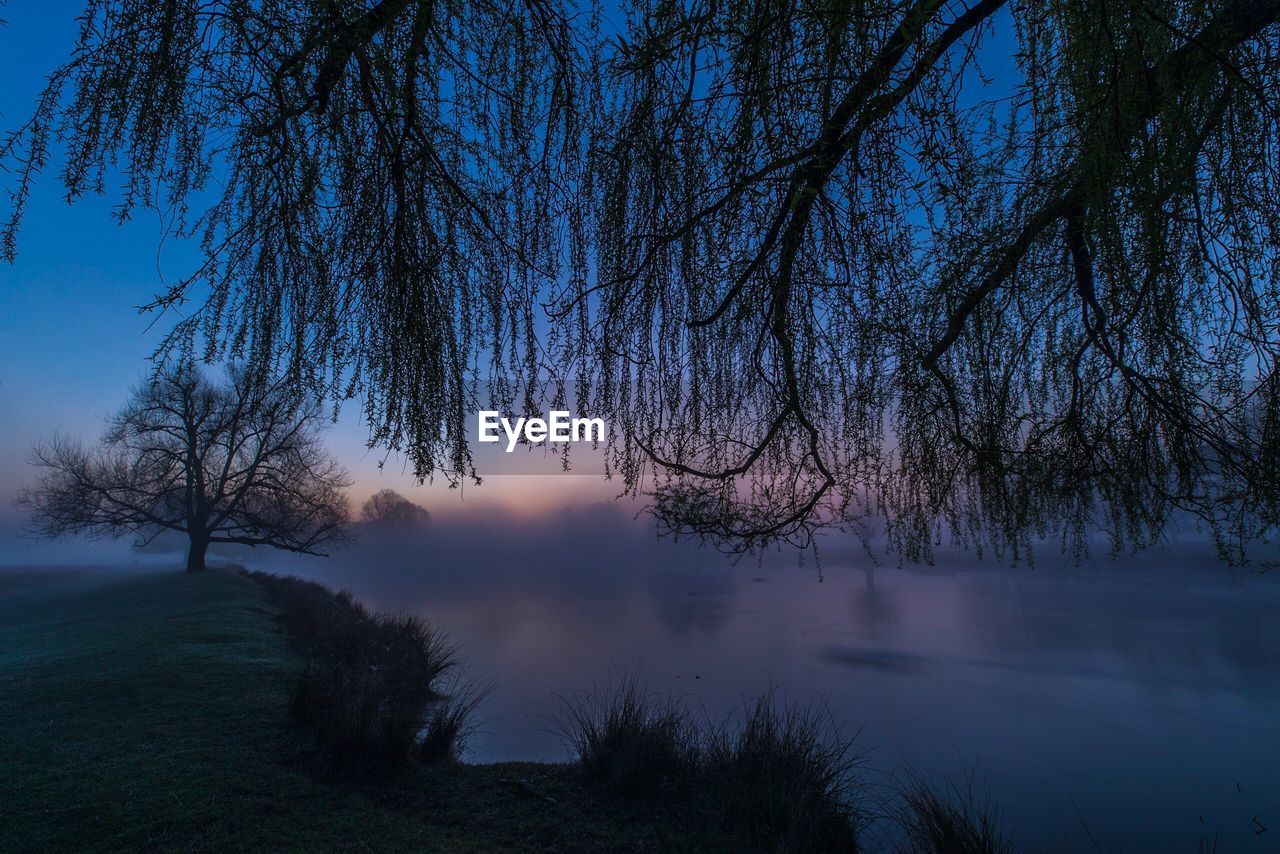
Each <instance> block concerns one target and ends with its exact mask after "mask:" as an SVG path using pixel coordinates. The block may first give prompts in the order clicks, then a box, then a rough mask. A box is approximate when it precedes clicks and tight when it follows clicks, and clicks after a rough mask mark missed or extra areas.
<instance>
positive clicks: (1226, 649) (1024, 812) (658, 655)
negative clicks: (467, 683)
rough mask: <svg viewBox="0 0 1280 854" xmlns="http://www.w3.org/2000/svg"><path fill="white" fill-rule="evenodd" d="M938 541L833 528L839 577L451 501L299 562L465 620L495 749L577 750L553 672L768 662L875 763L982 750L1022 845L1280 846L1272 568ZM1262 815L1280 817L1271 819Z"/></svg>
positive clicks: (495, 752)
mask: <svg viewBox="0 0 1280 854" xmlns="http://www.w3.org/2000/svg"><path fill="white" fill-rule="evenodd" d="M566 542H573V543H574V544H575V545H574V548H572V549H570V550H566V549H565V546H564V544H565V543H566ZM832 554H835V558H834V559H833V558H831V557H830V555H832ZM1057 563H1061V562H1060V561H1059V562H1057ZM940 567H941V568H940V569H935V570H931V571H927V572H925V571H910V570H904V569H897V568H889V567H884V566H882V567H879V568H876V567H873V566H872V565H871V564H869V563H868V561H867V560H866V559H865V557H864V556H863V555H862V554H861V552H860V551H859V550H856V549H848V550H847V551H845V552H841V553H837V552H836V550H834V549H829V550H828V558H827V560H826V561H825V562H824V565H823V572H822V574H821V578H822V580H821V581H820V580H819V573H818V572H817V571H816V570H815V569H814V568H813V567H811V566H810V567H799V566H797V565H796V562H795V560H794V559H793V558H792V557H791V556H788V555H770V556H768V557H767V558H766V559H765V560H763V561H761V562H759V563H756V562H742V563H739V564H738V565H733V564H731V563H730V562H729V561H727V560H726V559H724V558H722V557H721V556H718V555H716V554H714V553H708V552H706V551H703V550H700V549H697V548H693V547H690V546H686V545H681V544H673V543H669V542H656V541H655V540H654V539H653V538H652V536H651V534H650V533H649V532H648V531H647V530H646V529H645V528H644V526H643V525H641V524H639V523H637V522H635V521H634V520H633V519H632V518H631V517H630V516H629V515H628V514H626V513H624V512H621V511H620V510H617V509H615V508H611V507H604V508H596V509H592V510H587V511H579V512H576V513H571V514H566V515H565V516H563V517H562V518H559V519H557V520H556V521H554V522H552V523H547V522H543V523H536V524H535V523H532V522H521V521H519V520H515V519H503V518H491V519H489V520H487V521H481V522H471V523H468V524H466V525H461V524H453V525H451V524H448V523H437V524H435V525H433V526H432V528H431V529H430V530H429V531H427V532H425V533H424V534H423V535H421V536H420V537H418V538H416V539H415V540H413V541H410V542H404V541H387V540H383V541H366V542H364V543H363V544H362V545H361V546H360V548H359V549H358V550H356V551H352V552H350V553H347V554H345V555H341V556H338V557H336V558H334V559H332V560H329V561H315V562H311V561H307V562H301V561H288V562H282V563H281V565H280V568H285V569H290V570H292V571H301V572H304V573H305V574H308V575H311V576H313V577H318V578H321V579H322V580H325V581H328V582H330V583H333V584H335V585H338V586H343V587H348V588H350V589H352V590H353V591H354V592H355V593H357V594H358V595H360V596H361V597H363V598H365V599H367V600H368V601H370V602H371V603H372V604H374V605H376V606H377V607H380V608H387V609H393V610H402V611H415V612H418V613H422V614H425V615H427V616H429V617H431V618H432V619H433V620H435V621H437V622H438V623H439V624H441V625H443V626H445V627H447V628H449V629H450V630H451V631H452V632H453V633H454V635H455V636H456V637H457V639H458V640H459V641H460V642H461V643H462V644H463V647H464V650H465V655H466V657H467V659H468V660H469V661H470V662H471V664H472V666H473V667H475V668H476V669H477V670H478V671H479V672H480V673H482V674H484V675H488V676H490V677H491V678H492V679H493V681H494V682H495V683H496V685H497V690H496V691H495V693H494V694H493V695H492V698H491V700H490V702H489V704H488V707H487V711H488V715H489V718H490V722H489V724H488V726H487V732H486V733H484V734H483V735H482V736H481V737H480V738H479V739H478V740H477V742H476V743H475V745H474V748H475V749H474V752H473V758H476V759H486V760H487V759H515V758H518V759H553V760H554V759H562V758H564V755H565V754H564V749H563V747H562V745H561V744H560V743H559V741H558V739H557V738H556V737H555V735H554V734H553V733H552V732H551V727H550V724H549V718H550V717H552V716H554V715H555V713H556V711H557V709H558V707H559V701H558V700H557V699H556V696H555V695H556V694H557V693H560V694H566V693H570V692H572V691H575V690H587V689H590V688H591V686H592V684H593V682H609V681H610V680H612V679H614V678H616V676H617V674H618V673H619V671H623V670H639V671H640V673H641V675H642V677H643V678H644V679H645V680H646V681H647V682H648V684H650V685H651V686H652V687H653V688H654V689H655V690H658V691H663V692H671V693H673V694H677V695H684V696H687V697H689V698H690V699H691V700H692V701H694V702H697V703H700V704H702V705H704V706H705V707H706V709H707V711H708V713H709V714H711V715H713V716H717V717H718V716H721V715H724V714H728V713H729V712H731V711H732V710H734V709H736V708H738V707H739V706H740V704H741V701H742V699H743V697H744V695H747V694H750V693H752V692H755V691H759V690H760V689H762V688H763V687H765V686H766V685H767V684H773V685H774V686H775V687H777V688H778V689H780V690H782V691H784V692H786V693H787V694H789V695H790V696H792V697H797V698H800V699H808V698H810V697H813V696H822V697H824V698H825V699H826V700H827V702H828V703H829V705H830V707H831V709H832V711H833V712H834V713H835V714H836V715H837V716H838V717H839V718H841V719H842V720H843V721H844V722H845V724H846V725H847V726H848V728H849V729H850V730H856V729H858V728H860V727H861V732H862V734H861V736H860V738H861V743H862V744H863V746H864V747H866V748H869V749H871V751H872V752H871V760H872V765H873V766H874V767H875V768H878V769H880V770H881V771H884V772H889V771H892V770H893V769H895V768H897V767H899V766H901V765H903V764H904V763H911V764H913V765H915V766H918V767H920V768H924V769H933V770H940V771H945V772H949V773H952V774H956V775H960V774H964V773H965V772H966V771H967V770H970V769H972V768H973V767H974V766H975V765H976V766H977V767H979V768H980V769H982V771H983V773H984V776H983V778H982V779H983V781H984V782H985V783H986V784H987V785H989V787H990V789H991V794H992V796H993V797H994V798H995V799H996V800H997V801H998V802H1000V803H1001V805H1002V806H1003V808H1004V812H1005V815H1006V818H1007V820H1008V822H1009V824H1010V825H1012V826H1013V828H1014V829H1015V830H1016V831H1017V834H1018V836H1019V838H1020V840H1021V842H1022V845H1023V848H1024V850H1079V849H1081V848H1083V849H1085V850H1090V849H1091V848H1092V845H1091V844H1090V843H1089V841H1088V836H1089V834H1092V835H1093V836H1094V837H1095V838H1098V839H1099V840H1101V839H1103V838H1105V839H1106V840H1107V843H1108V844H1110V845H1112V846H1115V847H1117V848H1120V849H1122V850H1152V849H1153V847H1154V849H1156V850H1159V849H1161V848H1168V849H1177V850H1194V848H1195V846H1196V844H1197V842H1198V840H1199V839H1200V837H1201V834H1202V833H1207V834H1208V835H1209V836H1210V837H1212V836H1213V834H1214V833H1217V835H1218V838H1219V850H1233V851H1234V850H1241V851H1255V850H1256V851H1266V850H1275V848H1274V846H1273V845H1272V844H1271V842H1272V840H1273V839H1274V834H1275V833H1280V803H1277V802H1276V799H1275V797H1274V795H1273V794H1271V793H1272V790H1273V789H1274V771H1275V768H1277V767H1280V727H1276V726H1275V720H1276V718H1277V713H1278V712H1280V679H1278V678H1277V677H1278V676H1280V619H1277V616H1280V585H1278V584H1277V579H1275V578H1267V577H1258V576H1255V575H1250V574H1247V573H1241V572H1233V571H1231V570H1228V569H1226V568H1225V567H1222V566H1219V565H1217V564H1215V563H1214V562H1213V559H1212V555H1211V553H1210V552H1209V550H1207V549H1205V550H1199V551H1198V550H1196V549H1194V548H1188V547H1183V548H1181V549H1179V550H1178V551H1177V552H1169V553H1164V554H1157V555H1153V556H1150V557H1147V558H1144V559H1142V560H1140V561H1134V560H1129V561H1126V562H1124V563H1120V564H1112V563H1102V564H1099V565H1097V566H1090V567H1070V566H1059V565H1055V562H1054V561H1053V560H1048V559H1045V560H1042V561H1041V562H1040V564H1039V565H1038V566H1037V568H1035V569H1025V568H1024V569H1020V570H1015V571H1005V570H997V569H993V568H992V567H991V565H990V564H979V563H977V562H975V561H973V560H972V559H969V558H965V557H957V558H953V559H950V560H947V561H940ZM1073 804H1074V806H1073ZM1077 810H1078V811H1079V817H1077V815H1076V812H1077ZM1254 816H1257V817H1258V818H1259V820H1260V821H1261V822H1262V823H1263V824H1264V825H1270V826H1273V827H1274V828H1275V831H1274V833H1272V834H1267V835H1263V836H1256V835H1255V834H1254V831H1255V830H1256V827H1255V826H1254V825H1253V824H1252V823H1251V819H1252V817H1254ZM1202 818H1203V821H1202ZM1081 819H1083V821H1082V820H1081ZM1086 826H1087V828H1088V833H1086V832H1085V828H1086ZM1263 840H1267V841H1266V842H1264V841H1263Z"/></svg>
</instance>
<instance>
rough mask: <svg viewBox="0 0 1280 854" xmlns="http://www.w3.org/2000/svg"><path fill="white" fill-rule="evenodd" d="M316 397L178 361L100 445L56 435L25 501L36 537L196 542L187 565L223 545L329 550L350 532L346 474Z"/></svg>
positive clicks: (199, 563)
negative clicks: (212, 376) (221, 379)
mask: <svg viewBox="0 0 1280 854" xmlns="http://www.w3.org/2000/svg"><path fill="white" fill-rule="evenodd" d="M321 417H322V411H321V409H320V407H319V405H318V403H317V402H316V401H315V400H314V399H309V398H307V397H305V396H302V395H299V394H297V393H296V392H294V391H291V390H288V389H285V388H283V387H280V386H277V387H275V388H271V389H267V390H263V389H262V388H261V387H259V386H257V385H255V384H253V383H250V382H249V381H248V380H247V376H246V375H245V374H244V373H243V372H242V371H236V372H233V382H232V383H230V384H227V385H216V384H214V383H212V382H210V381H209V380H207V379H206V378H204V377H203V376H202V375H201V374H200V373H199V372H198V371H196V370H195V369H193V368H190V367H178V368H169V369H166V370H163V371H161V372H160V373H158V374H157V375H156V376H155V377H154V378H153V379H152V380H150V381H148V382H146V383H144V384H142V385H140V386H139V387H138V388H137V389H135V391H134V393H133V397H132V399H131V400H130V401H129V403H128V404H127V405H126V406H125V407H124V409H122V410H121V411H120V412H119V414H117V415H116V416H115V417H114V418H112V419H111V422H110V427H109V429H108V430H107V433H106V435H105V437H104V439H103V442H102V445H101V446H100V447H99V448H95V449H92V450H86V449H85V448H83V447H82V446H81V445H80V444H78V443H76V442H73V441H69V440H66V439H63V438H59V437H55V438H54V439H53V441H52V442H51V443H49V444H47V445H41V446H38V447H37V448H36V450H35V455H34V463H35V464H36V465H37V466H39V467H40V469H41V474H40V477H39V480H38V481H37V483H36V485H35V486H33V487H31V488H29V489H27V490H25V491H24V492H23V493H22V494H21V496H20V498H19V501H20V503H21V504H22V505H24V506H25V507H26V508H27V509H28V510H29V512H30V516H31V528H32V530H33V531H34V532H36V533H38V534H41V535H44V536H49V537H56V536H61V535H63V534H88V535H91V536H92V535H106V536H122V535H125V534H136V535H138V537H139V542H140V544H142V545H145V544H146V543H148V542H150V541H151V540H152V539H154V538H155V537H157V536H159V535H160V534H161V533H163V532H165V531H177V532H180V533H182V534H185V535H186V536H187V537H188V539H189V540H190V548H189V551H188V553H187V570H188V571H189V572H196V571H200V570H203V569H204V568H205V553H206V552H207V551H208V548H209V546H210V545H211V544H214V543H238V544H240V545H245V546H271V547H272V548H277V549H285V550H287V551H292V552H299V553H303V554H320V553H321V552H319V549H320V548H321V547H322V546H324V544H326V543H330V542H334V541H337V540H341V539H343V538H344V537H345V527H346V521H347V507H346V498H345V493H344V490H345V489H346V487H347V486H348V479H347V474H346V472H345V471H344V470H343V468H342V467H341V466H339V465H338V464H337V463H336V462H334V461H333V460H331V459H330V458H329V457H328V456H327V455H326V454H325V452H324V449H323V447H322V446H321V444H320V441H319V438H318V435H317V428H318V426H319V424H320V419H321Z"/></svg>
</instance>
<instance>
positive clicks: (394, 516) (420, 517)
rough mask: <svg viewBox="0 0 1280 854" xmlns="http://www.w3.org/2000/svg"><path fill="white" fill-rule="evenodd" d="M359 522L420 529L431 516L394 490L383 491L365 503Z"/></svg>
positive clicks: (376, 493) (424, 509)
mask: <svg viewBox="0 0 1280 854" xmlns="http://www.w3.org/2000/svg"><path fill="white" fill-rule="evenodd" d="M360 521H362V522H364V523H366V524H369V525H376V526H381V527H388V528H420V527H422V526H423V525H425V524H427V523H428V522H430V521H431V514H430V513H428V512H427V509H426V508H425V507H419V506H418V505H417V504H414V503H413V502H412V501H410V500H409V499H407V498H405V497H404V496H403V495H401V494H400V493H398V492H396V491H395V490H394V489H383V490H379V491H378V492H375V493H374V494H373V495H371V496H369V499H368V500H367V501H365V503H364V507H363V508H362V509H361V516H360Z"/></svg>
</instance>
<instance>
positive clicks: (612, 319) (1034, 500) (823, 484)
mask: <svg viewBox="0 0 1280 854" xmlns="http://www.w3.org/2000/svg"><path fill="white" fill-rule="evenodd" d="M1277 18H1280V4H1276V3H1273V2H1249V0H1213V2H1206V3H1196V4H1190V3H1174V2H1157V1H1156V0H1149V2H1119V0H1085V2H1076V0H1071V2H1067V0H1050V2H1005V0H972V2H968V3H956V2H952V3H944V2H941V0H913V2H904V0H860V2H850V3H836V4H828V3H814V2H798V3H787V4H775V3H769V2H750V0H746V1H745V2H733V3H722V2H714V0H684V2H681V3H674V2H670V1H669V0H636V2H634V3H630V4H628V5H626V6H625V7H624V8H620V9H609V10H607V14H602V13H601V12H600V10H595V9H586V10H579V9H575V8H571V7H568V6H561V5H557V3H556V2H555V0H527V2H525V3H523V4H515V5H503V6H496V5H494V6H490V5H487V4H485V3H481V2H474V0H451V2H445V3H426V2H409V0H399V2H396V0H383V2H377V3H368V2H357V1H356V0H346V2H343V0H325V2H313V3H301V4H281V3H273V2H265V0H244V1H243V2H211V3H203V4H196V3H193V2H176V1H175V2H166V3H159V4H145V3H133V2H125V0H100V2H96V3H93V4H91V5H90V7H89V9H88V12H87V14H86V16H85V19H84V26H83V29H82V33H81V37H80V41H79V44H78V47H77V49H76V53H75V54H74V55H73V58H72V59H71V61H70V62H69V63H67V64H66V65H65V66H63V67H62V68H60V69H59V70H58V71H56V72H55V73H54V75H53V77H52V78H51V82H50V85H49V87H48V89H47V90H46V92H45V94H44V95H43V97H42V98H41V100H40V102H39V104H38V105H37V108H36V111H35V113H34V116H33V118H32V120H31V122H30V123H29V124H27V125H26V126H25V127H23V128H20V129H19V131H18V132H17V133H16V134H15V135H14V136H13V137H12V138H11V139H10V141H9V143H8V145H7V146H6V148H5V149H4V151H3V155H4V157H5V158H6V162H7V163H9V164H10V165H13V166H15V167H16V168H17V177H16V179H15V182H16V183H15V184H14V187H15V196H14V198H15V205H14V210H15V219H14V220H13V222H14V223H15V224H16V222H17V216H18V215H20V213H21V209H22V206H23V204H24V203H25V200H26V198H27V193H28V192H29V188H30V186H31V181H32V179H33V177H34V175H35V174H36V173H37V172H38V171H39V170H40V169H41V168H43V167H44V166H45V165H46V163H47V162H48V158H49V156H50V145H51V139H52V138H53V137H60V138H61V140H62V143H63V145H64V147H65V152H66V165H65V167H64V169H63V179H64V182H65V184H66V187H67V190H68V193H69V195H71V196H72V197H75V196H77V195H79V194H82V193H84V192H86V191H88V190H93V189H98V188H100V187H101V186H103V184H104V182H105V181H106V180H107V179H108V177H109V176H110V174H111V173H110V167H111V166H112V165H113V164H120V165H121V166H122V167H123V170H124V175H125V179H126V183H125V188H126V189H125V191H124V197H123V199H122V200H121V212H122V215H127V213H128V211H129V210H130V209H131V208H132V206H133V205H135V204H138V203H145V204H149V205H157V206H163V207H165V208H166V209H168V210H170V211H171V212H172V213H173V215H174V217H175V219H176V222H178V223H179V226H180V228H179V230H180V231H182V232H183V233H189V234H198V235H200V236H201V245H202V246H203V248H204V252H205V258H204V263H203V265H202V266H201V267H200V269H199V270H197V271H196V272H195V274H194V275H192V276H190V277H186V278H183V279H182V280H180V281H178V282H176V283H175V284H174V286H173V288H172V289H171V290H169V291H168V292H166V293H164V294H161V295H160V296H159V297H158V299H157V301H156V303H155V304H154V306H153V308H156V309H163V308H165V307H167V306H171V305H174V304H176V303H178V302H181V301H184V300H194V302H195V304H196V306H197V307H198V308H197V311H196V312H195V313H194V314H192V315H190V317H189V319H188V320H185V321H182V322H180V323H178V324H176V325H175V327H174V333H173V337H172V339H171V344H173V345H174V346H178V347H188V348H191V347H196V346H200V347H203V348H204V355H207V356H210V357H213V356H218V355H225V354H233V355H237V356H240V355H243V356H244V358H246V359H247V360H248V362H249V364H250V365H252V366H253V367H254V368H255V370H256V371H258V372H259V373H260V374H261V375H263V376H266V375H267V374H269V373H270V372H271V371H272V370H274V369H276V368H282V369H284V370H285V371H286V372H289V374H290V375H291V376H293V377H294V379H295V380H296V381H298V382H300V383H309V384H313V385H316V386H320V387H323V388H324V390H325V391H327V392H328V393H329V394H331V395H333V396H335V397H339V398H342V397H346V396H350V395H353V394H356V393H360V392H362V393H363V394H364V396H365V399H366V400H367V411H368V416H369V419H370V424H371V428H372V433H373V440H374V441H375V442H380V443H382V444H386V445H390V446H392V447H403V448H404V449H406V450H407V451H408V452H409V453H410V455H411V456H412V458H413V460H414V463H415V469H416V471H417V473H418V474H419V475H420V476H423V477H428V476H431V475H433V474H435V473H437V472H444V473H446V474H447V475H449V476H453V477H463V476H467V475H468V474H469V473H470V472H471V467H470V454H469V449H468V445H467V440H466V431H465V428H464V424H465V422H466V421H467V419H468V418H469V417H471V414H472V413H473V412H474V410H475V404H476V402H477V399H478V397H479V396H481V395H483V396H484V397H485V398H486V400H487V401H488V400H492V401H493V402H494V403H493V404H490V405H497V406H499V407H502V406H507V407H511V406H521V407H525V408H533V407H535V406H536V405H537V404H538V403H540V402H545V401H539V396H540V395H543V394H545V395H546V396H548V397H550V398H551V399H552V402H560V401H563V400H564V399H566V397H567V396H573V397H575V398H576V400H577V405H578V406H579V408H583V409H588V408H589V409H590V410H592V413H591V414H592V415H606V416H609V417H610V418H611V421H612V425H613V427H614V430H615V435H614V437H613V438H614V442H613V445H612V451H611V452H612V453H613V462H614V465H615V468H616V470H617V471H619V472H620V473H621V475H622V477H623V478H624V480H625V482H626V484H627V485H628V487H629V488H631V489H633V490H637V491H638V490H640V489H642V488H646V487H645V485H646V484H652V483H654V482H655V480H654V478H655V477H656V483H657V484H658V486H657V488H656V490H655V509H656V510H657V511H658V513H659V514H660V516H661V517H662V518H663V519H665V520H667V521H668V522H669V523H670V524H671V525H672V526H673V527H674V528H675V529H676V530H680V531H687V532H691V533H693V534H696V535H700V536H706V537H710V538H713V539H715V540H716V541H717V542H720V543H722V544H724V545H726V546H727V547H729V548H741V547H751V546H758V545H762V544H765V543H768V542H772V541H775V540H779V539H782V540H790V541H795V542H799V543H808V542H810V541H811V539H812V535H813V533H814V531H815V530H816V529H817V528H819V527H821V526H823V525H846V524H849V523H851V522H854V521H855V520H857V519H858V518H860V517H862V516H866V515H873V514H876V515H883V516H884V517H885V519H886V522H887V524H888V531H889V535H890V539H891V542H892V544H893V545H894V546H895V547H896V548H898V549H900V550H901V551H903V552H904V553H905V554H906V555H907V556H908V557H911V558H926V557H928V555H929V550H930V547H931V544H932V543H933V542H935V541H936V540H937V539H938V538H939V537H941V536H943V535H944V534H945V535H948V536H951V537H954V538H957V539H959V540H960V541H962V542H966V543H972V544H976V545H977V546H979V547H994V548H995V549H997V550H998V551H1000V552H1001V553H1012V554H1013V555H1015V556H1018V555H1021V554H1023V553H1025V552H1026V550H1027V547H1028V546H1029V545H1030V543H1031V542H1032V541H1033V540H1034V539H1036V538H1038V537H1040V536H1043V535H1055V536H1059V537H1061V538H1062V539H1063V541H1064V544H1065V545H1066V546H1067V547H1069V548H1072V549H1080V548H1083V547H1084V545H1085V543H1086V541H1087V540H1088V538H1089V536H1090V532H1091V531H1093V530H1094V529H1095V528H1098V527H1101V528H1103V529H1105V530H1106V531H1107V532H1108V533H1109V535H1110V537H1111V543H1112V546H1113V547H1115V548H1124V547H1130V546H1140V545H1142V544H1145V543H1147V542H1150V541H1151V540H1153V539H1154V538H1157V537H1159V536H1160V535H1161V534H1162V533H1163V532H1164V531H1166V530H1167V528H1168V526H1169V524H1170V520H1171V519H1173V518H1175V517H1177V516H1180V515H1184V514H1191V515H1193V516H1195V517H1197V518H1198V519H1200V520H1202V521H1203V522H1204V523H1206V524H1207V525H1208V526H1209V528H1210V529H1211V530H1212V532H1213V533H1214V535H1215V537H1216V538H1217V542H1218V544H1219V546H1220V548H1221V549H1222V551H1223V553H1224V554H1225V555H1226V556H1228V557H1232V558H1236V559H1243V558H1245V557H1247V556H1248V552H1249V546H1250V544H1257V543H1259V542H1262V541H1265V540H1266V539H1267V538H1268V537H1269V536H1271V535H1272V534H1274V532H1275V529H1276V526H1277V524H1278V523H1280V453H1277V452H1276V447H1277V441H1278V440H1277V437H1278V436H1280V380H1278V379H1277V374H1276V357H1277V355H1280V328H1278V323H1280V287H1278V285H1277V276H1278V274H1280V270H1278V269H1277V264H1278V263H1280V261H1278V259H1277V253H1276V251H1275V247H1276V246H1277V245H1280V240H1278V238H1280V234H1278V233H1277V232H1278V231H1280V209H1278V205H1280V201H1278V200H1280V194H1278V193H1277V189H1280V188H1277V187H1276V179H1277V169H1278V168H1280V157H1278V156H1277V151H1276V147H1275V146H1276V140H1277V139H1278V138H1280V133H1278V131H1280V127H1278V126H1277V116H1278V113H1277V107H1278V105H1277V86H1278V85H1280V73H1278V72H1280V65H1278V63H1280V57H1278V55H1277V51H1278V49H1280V27H1278V26H1277V23H1276V21H1277ZM215 177H216V180H215ZM13 240H14V232H13V230H12V229H10V231H9V232H8V234H7V236H6V244H5V246H6V251H7V252H8V253H9V254H10V255H12V253H13V251H14V245H15V244H14V243H13ZM486 408H489V407H486Z"/></svg>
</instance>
